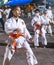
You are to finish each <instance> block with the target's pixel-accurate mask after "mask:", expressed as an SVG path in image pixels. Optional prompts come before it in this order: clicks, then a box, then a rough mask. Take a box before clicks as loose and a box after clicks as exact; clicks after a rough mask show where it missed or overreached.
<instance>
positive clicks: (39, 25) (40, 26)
mask: <svg viewBox="0 0 54 65" xmlns="http://www.w3.org/2000/svg"><path fill="white" fill-rule="evenodd" d="M41 28H42V25H41V24H36V29H35V32H36V30H37V29H39V30H40V35H42V30H41Z"/></svg>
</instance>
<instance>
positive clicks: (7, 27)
mask: <svg viewBox="0 0 54 65" xmlns="http://www.w3.org/2000/svg"><path fill="white" fill-rule="evenodd" d="M11 23H12V22H11V20H7V21H6V22H5V32H6V33H7V34H9V33H12V32H13V30H15V28H14V27H12V25H11Z"/></svg>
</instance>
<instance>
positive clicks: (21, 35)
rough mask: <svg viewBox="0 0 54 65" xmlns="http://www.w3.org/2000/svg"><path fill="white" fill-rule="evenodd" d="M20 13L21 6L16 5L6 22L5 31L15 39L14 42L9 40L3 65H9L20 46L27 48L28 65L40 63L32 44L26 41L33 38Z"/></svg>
mask: <svg viewBox="0 0 54 65" xmlns="http://www.w3.org/2000/svg"><path fill="white" fill-rule="evenodd" d="M20 14H21V9H20V7H19V6H14V7H13V8H12V17H11V18H10V19H8V20H7V21H6V22H5V32H6V33H7V34H8V35H9V38H10V39H11V40H13V43H10V42H8V45H7V47H6V51H5V54H4V60H3V65H5V64H6V63H7V65H8V64H9V63H10V61H11V59H12V56H13V55H14V53H15V52H16V51H17V49H18V48H25V50H26V56H27V58H26V59H27V62H28V65H35V64H37V63H38V62H37V59H36V57H35V55H34V54H33V51H32V49H31V48H30V45H29V44H28V42H27V41H26V39H31V38H32V37H31V35H30V33H29V32H28V30H27V28H26V25H25V22H24V21H23V20H22V19H21V18H19V16H20ZM7 61H8V62H7Z"/></svg>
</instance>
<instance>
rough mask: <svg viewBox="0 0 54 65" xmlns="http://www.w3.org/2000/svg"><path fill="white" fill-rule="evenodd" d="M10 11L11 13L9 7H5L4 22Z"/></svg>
mask: <svg viewBox="0 0 54 65" xmlns="http://www.w3.org/2000/svg"><path fill="white" fill-rule="evenodd" d="M10 11H11V8H10V7H6V9H5V11H4V13H5V14H6V20H7V19H8V17H9V14H10Z"/></svg>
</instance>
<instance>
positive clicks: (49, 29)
mask: <svg viewBox="0 0 54 65" xmlns="http://www.w3.org/2000/svg"><path fill="white" fill-rule="evenodd" d="M47 16H48V18H49V19H50V21H49V26H48V33H50V35H51V36H52V28H51V24H54V21H53V14H52V10H51V6H49V7H48V11H47Z"/></svg>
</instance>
